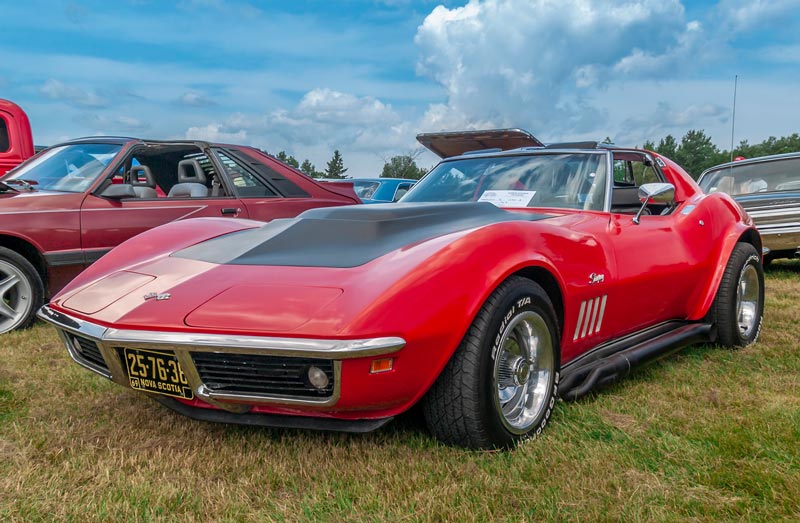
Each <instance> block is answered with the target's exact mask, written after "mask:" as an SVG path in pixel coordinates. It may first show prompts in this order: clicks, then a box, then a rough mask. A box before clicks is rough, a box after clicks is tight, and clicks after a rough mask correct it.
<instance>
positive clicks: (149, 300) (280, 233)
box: [52, 203, 546, 336]
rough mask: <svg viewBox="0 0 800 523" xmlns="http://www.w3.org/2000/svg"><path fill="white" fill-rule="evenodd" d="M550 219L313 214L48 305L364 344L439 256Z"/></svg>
mask: <svg viewBox="0 0 800 523" xmlns="http://www.w3.org/2000/svg"><path fill="white" fill-rule="evenodd" d="M544 217H546V216H544V215H536V214H527V213H514V212H508V211H504V210H501V209H498V208H496V207H494V206H492V205H491V204H485V203H470V204H400V205H398V204H386V205H373V206H368V207H367V206H363V207H337V208H329V209H315V210H312V211H307V212H305V213H303V214H302V215H300V216H299V217H298V218H295V219H289V220H275V221H273V222H271V223H269V224H267V225H264V226H262V227H256V228H252V229H245V230H240V231H237V232H232V233H230V234H225V235H222V236H218V237H215V238H212V239H209V240H206V241H203V242H200V243H198V244H195V245H193V246H191V247H187V248H182V249H179V250H177V251H176V252H173V253H166V254H164V255H161V256H159V257H156V258H151V259H148V260H146V261H144V262H141V263H137V264H133V265H130V266H125V267H117V268H116V269H117V270H116V271H111V272H109V273H107V274H104V275H103V276H102V277H98V278H96V279H93V280H89V281H87V282H85V283H84V284H82V285H80V286H79V287H76V288H74V289H71V290H70V291H69V292H66V293H65V294H63V295H59V296H57V297H56V298H55V299H54V300H53V302H52V304H53V305H54V306H55V307H57V308H60V309H62V310H64V312H67V313H78V315H79V316H81V317H83V318H86V319H89V320H90V321H96V322H98V323H100V324H104V325H107V326H113V327H116V328H131V329H158V330H183V331H186V330H189V331H198V332H213V333H231V332H250V333H253V334H261V335H298V336H299V335H303V336H316V335H322V334H324V335H337V336H354V335H357V336H361V335H365V334H369V333H368V332H364V329H365V327H364V325H365V324H366V325H370V324H371V323H372V322H370V321H367V320H366V319H365V318H367V317H368V316H369V315H370V314H372V313H374V312H375V311H377V310H379V309H381V310H382V309H385V307H386V303H385V302H386V301H387V300H391V296H392V294H393V293H394V292H397V289H401V288H408V287H409V286H411V285H418V284H421V283H420V282H421V275H422V274H427V273H431V272H432V271H441V270H445V268H444V266H443V265H442V264H441V263H439V264H434V263H433V262H432V261H431V260H432V257H433V256H434V255H442V253H445V254H446V257H447V258H448V259H452V251H453V248H454V244H455V243H456V242H458V240H459V239H462V238H463V239H465V240H466V239H467V237H469V236H470V235H473V234H477V233H479V232H480V233H481V234H482V238H483V239H482V240H480V241H477V242H472V243H473V244H476V245H485V242H486V237H491V236H492V231H491V230H490V229H487V228H486V227H484V226H489V227H500V226H502V225H503V223H502V222H515V223H516V224H517V225H520V224H524V223H526V222H531V221H536V220H540V219H542V218H544ZM509 226H511V224H509ZM484 229H485V232H484ZM252 233H255V234H252ZM124 248H125V245H123V246H121V247H119V248H117V250H115V252H118V251H119V250H121V249H124ZM437 253H438V254H437ZM123 254H124V253H123ZM462 254H463V253H462ZM354 325H355V327H354ZM366 328H369V327H366Z"/></svg>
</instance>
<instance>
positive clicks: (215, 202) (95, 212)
mask: <svg viewBox="0 0 800 523" xmlns="http://www.w3.org/2000/svg"><path fill="white" fill-rule="evenodd" d="M209 158H210V156H209V154H208V151H205V150H203V149H201V148H200V147H199V146H196V145H191V144H189V145H187V144H185V143H177V144H155V145H154V144H143V145H142V146H138V147H135V148H133V149H132V151H131V152H130V153H129V154H128V155H127V156H126V157H125V158H124V159H123V160H121V161H120V162H119V163H117V164H116V165H115V166H114V167H113V168H112V169H111V171H110V172H111V174H109V175H107V180H106V181H105V182H104V183H103V184H102V185H100V187H99V188H98V189H97V190H95V191H94V192H93V193H91V194H89V195H87V197H86V198H85V200H84V201H83V205H82V206H81V246H82V249H83V251H84V259H85V262H86V263H87V264H90V263H92V262H94V261H95V260H97V259H98V258H99V257H100V256H102V255H103V254H105V253H106V252H108V251H109V250H110V249H112V248H113V247H115V246H117V245H119V244H120V243H122V242H123V241H125V240H127V239H128V238H131V237H133V236H135V235H137V234H140V233H142V232H144V231H146V230H149V229H152V228H153V227H157V226H159V225H163V224H165V223H169V222H172V221H176V220H184V219H187V218H199V217H232V218H235V217H241V218H247V217H248V214H247V208H246V207H245V206H244V205H243V204H242V202H241V201H240V200H239V199H238V198H237V197H235V196H234V195H233V191H232V190H231V189H230V187H228V186H227V185H225V184H224V183H221V182H222V180H221V177H219V175H218V173H217V169H218V167H217V166H216V165H215V163H214V162H212V161H210V159H209ZM184 161H189V162H190V163H191V164H192V165H199V168H200V170H201V171H202V175H203V176H205V180H204V182H203V183H204V184H205V185H206V186H207V193H206V194H205V195H203V196H186V195H180V196H177V195H172V194H171V193H170V191H171V189H172V188H173V187H174V186H176V185H178V184H179V183H180V180H179V173H178V170H179V166H180V164H181V162H184ZM195 162H196V163H195ZM141 166H146V167H148V168H149V169H150V170H151V171H152V172H154V173H156V174H155V175H154V178H155V179H156V187H154V190H155V197H152V194H153V191H150V196H149V197H147V196H145V197H141V196H140V197H123V198H116V197H115V198H111V197H107V196H104V195H103V193H104V191H105V189H107V188H108V187H109V186H111V185H119V184H122V185H126V184H127V185H130V184H137V185H141V184H142V183H143V182H142V180H141V179H140V177H139V176H138V175H137V174H138V173H141V172H142V169H141ZM137 167H138V169H134V168H137ZM184 170H185V169H184ZM132 172H133V174H131V173H132ZM196 174H197V172H196V173H195V175H196ZM131 176H134V177H135V178H136V179H132V178H131ZM194 183H197V184H199V183H201V182H198V181H195V182H194Z"/></svg>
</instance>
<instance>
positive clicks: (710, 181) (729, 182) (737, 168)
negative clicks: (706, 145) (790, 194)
mask: <svg viewBox="0 0 800 523" xmlns="http://www.w3.org/2000/svg"><path fill="white" fill-rule="evenodd" d="M700 187H701V188H702V189H703V191H705V192H707V193H712V192H716V191H720V192H726V193H728V194H730V195H732V196H738V195H743V194H752V193H757V192H773V191H796V190H800V158H786V159H783V160H770V161H765V162H758V163H750V164H741V165H735V164H734V165H732V166H730V167H725V168H723V169H719V170H717V171H709V172H708V173H706V175H705V176H703V179H702V180H700Z"/></svg>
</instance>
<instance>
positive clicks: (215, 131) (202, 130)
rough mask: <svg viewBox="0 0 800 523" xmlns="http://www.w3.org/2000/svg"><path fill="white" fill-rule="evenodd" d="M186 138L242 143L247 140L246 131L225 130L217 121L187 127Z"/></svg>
mask: <svg viewBox="0 0 800 523" xmlns="http://www.w3.org/2000/svg"><path fill="white" fill-rule="evenodd" d="M185 138H186V139H187V140H206V141H209V142H223V143H239V144H241V143H244V142H247V131H244V130H239V131H236V132H227V131H225V126H224V125H221V124H218V123H210V124H208V125H204V126H201V127H189V129H187V130H186V135H185Z"/></svg>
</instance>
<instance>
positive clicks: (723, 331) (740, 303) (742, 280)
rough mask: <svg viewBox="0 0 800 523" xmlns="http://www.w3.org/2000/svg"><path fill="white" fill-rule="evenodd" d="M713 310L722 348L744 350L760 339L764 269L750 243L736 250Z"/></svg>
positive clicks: (741, 245)
mask: <svg viewBox="0 0 800 523" xmlns="http://www.w3.org/2000/svg"><path fill="white" fill-rule="evenodd" d="M754 285H755V286H757V288H753V286H754ZM743 292H744V294H742V293H743ZM740 298H742V299H741V300H740ZM713 307H714V309H713V310H714V318H715V325H716V330H717V342H718V343H719V344H720V345H722V346H724V347H729V348H737V347H744V346H745V345H750V344H751V343H753V342H755V341H756V340H757V339H758V335H759V333H760V332H761V324H762V322H763V319H764V267H763V266H762V263H761V255H760V254H759V253H758V251H757V250H756V248H755V247H753V246H752V245H750V244H749V243H737V244H736V246H735V247H734V249H733V252H732V253H731V257H730V258H729V259H728V265H727V266H726V267H725V273H724V274H723V275H722V281H721V282H720V284H719V289H718V290H717V296H716V298H715V299H714V305H713Z"/></svg>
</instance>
